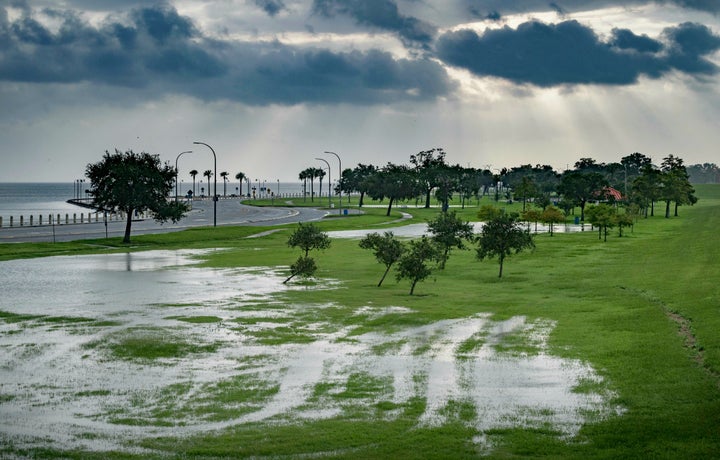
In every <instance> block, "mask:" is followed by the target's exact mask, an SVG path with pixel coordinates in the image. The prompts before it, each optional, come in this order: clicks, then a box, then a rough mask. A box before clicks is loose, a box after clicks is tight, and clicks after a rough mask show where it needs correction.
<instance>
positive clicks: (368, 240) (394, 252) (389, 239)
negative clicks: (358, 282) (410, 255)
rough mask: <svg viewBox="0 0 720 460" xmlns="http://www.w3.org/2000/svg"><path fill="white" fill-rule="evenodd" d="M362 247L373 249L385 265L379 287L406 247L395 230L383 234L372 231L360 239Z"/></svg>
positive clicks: (376, 256) (379, 260)
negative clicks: (397, 236) (396, 236)
mask: <svg viewBox="0 0 720 460" xmlns="http://www.w3.org/2000/svg"><path fill="white" fill-rule="evenodd" d="M360 247H361V248H362V249H372V251H373V254H375V258H376V259H377V261H378V262H380V263H381V264H383V265H385V273H383V276H382V278H380V282H379V283H378V287H380V286H382V283H383V281H385V277H386V276H387V274H388V272H389V271H390V268H391V267H392V266H393V264H394V263H395V262H397V261H398V260H399V259H400V257H401V256H402V254H403V251H404V249H405V248H404V247H403V244H402V243H401V242H400V241H398V240H397V239H395V235H393V232H385V233H384V234H383V235H382V236H380V234H379V233H377V232H374V233H370V234H368V235H366V236H365V238H363V239H362V240H360Z"/></svg>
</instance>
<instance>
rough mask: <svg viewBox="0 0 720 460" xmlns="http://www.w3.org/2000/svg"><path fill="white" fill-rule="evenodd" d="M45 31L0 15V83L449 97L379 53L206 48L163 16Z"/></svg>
mask: <svg viewBox="0 0 720 460" xmlns="http://www.w3.org/2000/svg"><path fill="white" fill-rule="evenodd" d="M46 13H50V14H55V15H57V17H62V19H63V21H62V25H61V26H60V28H59V29H58V30H56V31H51V30H49V29H48V28H46V27H45V26H43V24H42V23H40V22H39V21H37V20H36V19H34V18H33V17H32V16H31V15H29V14H28V15H24V16H23V17H21V18H18V19H17V20H15V21H12V22H11V21H9V20H8V16H7V14H6V12H5V11H4V10H2V9H0V44H2V45H3V46H2V48H1V49H0V80H5V81H17V82H52V83H58V82H59V83H79V82H91V83H96V84H101V85H111V86H123V87H128V88H136V89H143V90H144V92H145V93H146V94H152V95H153V96H154V97H158V96H162V95H163V94H169V93H174V94H187V95H190V96H194V97H199V98H203V99H205V100H218V99H230V100H237V101H241V102H246V103H251V104H259V105H265V104H281V105H285V104H297V103H343V102H349V103H360V104H372V103H384V102H391V101H400V100H428V99H434V98H436V97H439V96H443V95H446V94H448V93H450V92H451V90H452V88H453V82H452V81H451V80H450V78H449V77H448V75H447V73H446V72H445V70H444V68H443V67H442V66H441V65H439V64H438V63H436V62H433V61H430V60H423V59H420V60H417V59H415V60H407V59H395V58H393V57H392V56H391V55H390V54H389V53H385V52H380V51H371V52H352V53H336V52H331V51H325V50H317V49H306V48H299V47H293V46H287V45H283V44H280V43H262V42H261V43H241V42H230V41H218V40H211V39H209V38H207V37H205V36H203V35H202V33H201V32H199V31H198V30H197V29H196V28H195V26H194V25H193V23H192V21H190V20H189V19H188V18H186V17H183V16H180V15H178V14H177V12H176V11H175V10H174V9H173V8H170V7H153V8H141V9H136V10H133V11H132V12H131V13H130V14H129V15H128V16H127V21H126V22H123V23H121V22H109V21H107V22H105V23H104V24H102V25H101V26H98V27H94V26H91V25H89V24H87V23H85V22H83V21H82V20H81V19H80V18H79V17H78V16H76V15H75V14H73V13H68V12H60V11H54V12H46Z"/></svg>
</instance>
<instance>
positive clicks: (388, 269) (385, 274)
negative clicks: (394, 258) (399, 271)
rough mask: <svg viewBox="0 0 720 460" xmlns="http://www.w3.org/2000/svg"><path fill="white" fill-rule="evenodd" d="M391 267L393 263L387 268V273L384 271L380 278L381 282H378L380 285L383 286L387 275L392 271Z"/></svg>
mask: <svg viewBox="0 0 720 460" xmlns="http://www.w3.org/2000/svg"><path fill="white" fill-rule="evenodd" d="M390 267H392V265H388V266H387V268H385V273H383V276H382V278H380V282H379V283H378V287H380V286H382V284H383V281H385V277H386V276H387V274H388V273H389V272H390Z"/></svg>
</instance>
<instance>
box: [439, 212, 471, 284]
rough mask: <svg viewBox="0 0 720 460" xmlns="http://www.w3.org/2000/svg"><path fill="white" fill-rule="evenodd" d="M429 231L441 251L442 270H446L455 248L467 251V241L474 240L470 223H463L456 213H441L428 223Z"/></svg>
mask: <svg viewBox="0 0 720 460" xmlns="http://www.w3.org/2000/svg"><path fill="white" fill-rule="evenodd" d="M428 231H429V232H430V234H431V235H432V236H431V239H432V240H433V242H435V244H436V245H437V246H438V248H439V249H440V269H441V270H444V269H445V263H446V262H447V260H448V258H449V257H450V250H451V249H453V248H457V249H465V248H466V246H465V241H466V240H470V239H472V238H473V227H472V225H470V223H469V222H463V220H462V219H460V218H459V217H458V216H457V213H456V212H455V211H452V212H441V213H440V214H438V216H437V217H436V218H435V219H432V220H430V221H429V222H428Z"/></svg>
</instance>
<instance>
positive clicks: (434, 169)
mask: <svg viewBox="0 0 720 460" xmlns="http://www.w3.org/2000/svg"><path fill="white" fill-rule="evenodd" d="M410 164H411V165H413V167H414V168H415V172H416V174H417V181H418V184H419V187H420V191H422V192H423V194H424V195H425V207H426V208H429V207H430V194H431V192H432V190H433V189H434V188H435V187H437V186H438V185H440V175H441V171H442V170H444V169H445V168H446V167H447V163H446V162H445V151H444V150H443V149H442V148H435V149H431V150H425V151H422V152H419V153H418V154H417V155H410Z"/></svg>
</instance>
